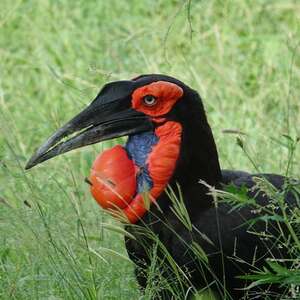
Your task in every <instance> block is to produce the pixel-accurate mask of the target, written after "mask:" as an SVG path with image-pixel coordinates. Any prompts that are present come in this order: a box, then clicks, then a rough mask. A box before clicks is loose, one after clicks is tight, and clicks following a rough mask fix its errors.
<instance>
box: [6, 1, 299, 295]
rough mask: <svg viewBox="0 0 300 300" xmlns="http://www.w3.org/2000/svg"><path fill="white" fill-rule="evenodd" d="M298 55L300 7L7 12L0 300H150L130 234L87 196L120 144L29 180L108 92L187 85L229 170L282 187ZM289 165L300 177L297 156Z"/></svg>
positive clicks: (20, 7)
mask: <svg viewBox="0 0 300 300" xmlns="http://www.w3.org/2000/svg"><path fill="white" fill-rule="evenodd" d="M299 51H300V1H298V0H294V1H293V0H278V1H275V0H274V1H272V0H237V1H217V0H209V1H207V0H206V1H179V0H173V1H171V0H159V1H152V0H145V1H139V0H133V1H119V0H111V1H86V0H78V1H71V0H60V1H54V0H40V1H34V0H14V1H11V0H1V2H0V108H1V111H0V130H1V136H0V180H1V181H0V298H1V299H52V300H53V299H74V298H75V299H83V298H87V299H138V298H139V297H141V295H140V294H139V291H138V288H137V284H136V282H135V278H134V276H133V266H132V264H131V262H130V261H129V260H128V259H127V256H126V252H125V249H124V243H123V232H122V228H121V227H118V224H117V223H115V222H114V221H113V220H112V219H111V218H110V217H107V216H105V214H104V213H103V212H102V211H101V209H100V208H99V207H98V206H97V205H96V203H95V202H94V201H93V200H92V198H91V196H90V195H89V190H88V187H87V185H86V184H85V183H84V177H85V176H87V175H88V174H89V168H90V166H91V163H92V161H93V159H94V158H95V156H96V155H97V153H99V152H100V151H101V150H102V149H103V147H106V146H110V145H111V142H110V143H105V144H104V145H103V144H102V145H97V146H93V147H87V148H86V149H81V150H79V151H75V152H73V153H71V154H69V155H65V156H62V157H59V158H57V159H55V160H53V161H50V162H47V163H45V164H43V165H41V166H40V167H37V168H35V169H33V170H31V171H29V172H25V171H24V165H25V162H26V160H27V159H28V158H29V157H30V155H31V154H32V153H33V151H34V149H35V148H36V147H37V146H39V145H40V144H41V142H43V141H44V140H45V139H46V138H47V137H48V136H49V135H50V134H51V133H52V132H53V131H54V130H55V129H57V128H58V127H59V126H60V125H62V124H63V123H64V122H65V121H67V120H68V119H69V118H70V117H72V116H73V115H74V114H76V113H77V112H78V111H80V110H81V109H82V107H84V106H85V105H86V104H88V103H89V102H90V101H91V100H92V99H93V97H94V96H95V95H96V94H97V92H98V90H99V89H100V87H101V86H102V85H103V84H104V83H106V82H107V81H110V80H118V79H128V78H132V77H134V76H136V75H139V74H143V73H165V74H169V75H173V76H175V77H177V78H179V79H180V80H182V81H184V82H185V83H187V84H188V85H190V86H191V87H193V88H195V89H196V90H198V91H199V92H200V94H201V95H202V98H203V101H204V104H205V107H206V111H207V114H208V118H209V121H210V123H211V126H212V129H213V132H214V135H215V139H216V143H217V145H218V150H219V154H220V160H221V164H222V167H223V168H230V169H241V170H249V171H253V172H256V170H257V169H258V170H260V171H263V172H275V173H280V174H285V173H286V170H287V165H288V157H289V156H288V147H287V143H288V139H287V138H286V137H284V135H288V136H290V137H292V138H293V139H295V138H296V137H297V136H298V137H299V136H300V117H299V115H300V101H299V100H300V80H299V78H300V55H299ZM237 136H239V137H240V138H241V139H243V142H244V144H245V145H246V147H247V153H248V154H249V156H250V157H251V159H250V160H249V157H247V155H245V153H244V152H243V151H241V149H240V147H239V146H238V145H237V143H236V138H237ZM203 142H204V143H205V141H203ZM251 160H252V161H254V162H255V165H253V163H252V162H251ZM290 166H291V170H290V174H291V175H292V176H294V177H297V178H299V175H300V174H299V170H300V153H299V149H298V150H297V151H296V153H295V156H294V158H293V161H292V162H291V164H290ZM204 297H205V296H203V298H204Z"/></svg>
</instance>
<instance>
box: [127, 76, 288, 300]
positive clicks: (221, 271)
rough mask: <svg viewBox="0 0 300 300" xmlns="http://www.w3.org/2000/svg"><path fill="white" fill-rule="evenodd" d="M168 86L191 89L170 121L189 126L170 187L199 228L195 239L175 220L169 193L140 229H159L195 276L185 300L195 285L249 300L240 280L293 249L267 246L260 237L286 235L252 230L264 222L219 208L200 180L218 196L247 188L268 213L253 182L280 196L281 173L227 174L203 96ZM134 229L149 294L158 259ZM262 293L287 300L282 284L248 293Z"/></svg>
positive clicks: (250, 211)
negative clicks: (199, 254) (198, 250)
mask: <svg viewBox="0 0 300 300" xmlns="http://www.w3.org/2000/svg"><path fill="white" fill-rule="evenodd" d="M159 78H160V80H162V78H161V77H159ZM155 80H157V76H146V77H145V82H149V81H155ZM163 80H170V81H172V82H176V84H180V86H181V87H182V88H183V89H184V99H183V100H182V101H180V102H178V104H176V106H175V107H174V108H173V110H172V112H171V114H170V116H169V118H170V119H173V120H176V121H178V122H180V123H181V124H182V125H183V141H182V145H181V154H180V158H179V160H178V163H177V167H176V171H175V173H174V176H173V178H172V180H171V182H170V186H171V187H172V189H173V190H174V191H176V190H177V184H179V186H180V187H181V192H182V196H183V199H184V203H185V206H186V208H187V211H188V213H189V217H190V219H191V222H192V224H193V226H194V229H193V231H192V233H191V232H190V231H189V230H188V229H187V228H186V227H185V226H184V225H183V224H182V222H181V221H180V220H179V219H178V218H177V216H175V214H174V213H173V210H171V209H170V206H171V205H172V203H171V201H170V199H169V197H168V195H167V194H166V193H164V194H162V195H161V196H160V197H159V199H158V200H157V203H158V205H159V209H158V208H157V207H156V206H155V205H152V206H151V209H150V211H149V212H148V213H147V214H146V215H145V216H144V217H143V218H142V220H141V221H139V223H138V224H137V225H139V226H143V227H147V228H148V229H150V230H152V231H153V233H154V234H155V236H157V237H159V240H160V241H161V243H162V244H163V245H164V247H165V248H166V249H167V250H168V252H169V253H170V255H171V256H172V257H173V258H174V260H175V261H176V263H177V264H178V265H179V266H180V267H181V268H182V270H185V272H186V274H190V275H189V276H190V278H189V280H190V282H189V283H188V284H187V285H186V288H185V289H183V292H182V293H183V294H182V295H181V296H182V297H184V295H185V293H187V291H188V288H189V286H188V285H189V284H190V283H192V284H193V286H194V287H195V288H196V289H201V288H203V287H205V286H210V287H211V288H212V289H213V290H216V292H217V293H218V294H219V295H221V297H222V299H225V297H227V299H242V297H243V296H245V295H246V291H245V290H244V289H243V288H245V287H246V286H247V282H246V281H245V280H242V279H239V278H238V276H240V275H244V274H247V273H249V272H251V271H257V270H259V269H261V268H262V267H263V266H266V259H267V258H278V259H281V258H287V257H288V253H287V250H286V249H278V244H279V242H278V241H277V243H276V238H274V239H269V240H268V239H264V238H262V237H261V236H260V235H256V234H255V233H254V232H256V233H258V234H259V233H261V232H266V231H267V233H268V234H272V235H273V236H274V237H279V236H280V232H279V229H278V226H277V225H276V224H275V223H274V222H272V221H269V222H268V228H267V229H266V223H265V222H263V221H259V222H257V223H256V224H255V225H253V226H252V227H249V223H247V221H249V220H250V219H253V218H257V217H258V215H257V212H255V209H254V207H253V206H246V207H242V208H240V209H236V210H232V207H231V206H230V205H229V204H226V203H219V204H218V205H217V206H216V205H215V203H214V201H213V198H212V196H211V195H209V194H208V193H209V190H208V187H207V186H206V185H203V184H201V183H199V180H202V181H204V182H206V183H207V184H208V185H210V186H213V187H215V188H216V189H226V186H228V185H229V184H230V185H233V186H235V187H236V188H241V189H242V188H243V187H246V188H247V189H248V196H249V197H251V198H255V200H256V202H257V203H258V204H259V205H262V206H265V205H268V203H269V200H270V199H268V197H267V196H266V195H264V194H263V192H259V191H258V189H257V188H254V189H253V187H255V182H254V181H253V177H261V178H264V179H265V180H267V181H269V182H270V183H271V184H272V185H273V186H274V187H275V188H277V189H279V190H280V189H281V188H282V187H283V185H284V182H285V178H284V177H282V176H279V175H274V174H256V175H251V174H248V173H246V172H241V171H228V170H223V171H221V169H220V166H219V160H218V154H217V150H216V146H215V143H214V139H213V136H212V132H211V129H210V126H209V124H208V122H207V119H206V115H205V111H204V108H203V105H202V102H201V99H200V97H199V95H198V94H197V92H195V91H193V90H192V89H190V88H189V87H187V86H186V85H184V84H182V83H181V82H178V81H177V80H174V79H172V78H171V79H170V78H167V79H166V78H165V77H163ZM286 200H287V202H288V203H291V202H293V201H294V198H293V196H292V194H290V193H289V194H288V195H287V196H286ZM127 230H128V231H129V232H130V233H132V234H133V235H135V237H136V240H131V239H126V247H127V251H128V254H129V256H130V258H131V259H132V260H133V261H134V262H135V263H136V265H137V270H136V273H137V278H138V281H139V283H140V285H141V286H142V287H145V286H146V284H147V278H146V276H147V275H145V274H147V273H146V272H143V270H145V269H147V267H149V265H150V264H151V259H150V258H149V253H150V254H151V251H152V250H151V247H153V245H155V243H154V242H153V240H152V239H151V238H147V237H145V235H144V234H143V233H141V231H140V229H138V228H136V226H128V227H127ZM142 232H143V231H142ZM199 232H201V234H200V233H199ZM250 232H252V233H250ZM208 240H210V241H211V242H212V243H210V242H208ZM193 241H194V242H196V243H198V244H199V245H200V246H201V247H202V249H203V250H204V252H205V253H206V255H207V257H208V260H209V264H208V268H206V267H205V266H204V264H203V263H202V266H201V262H199V259H197V258H196V255H195V253H194V252H193V251H191V247H192V242H193ZM158 254H159V255H160V256H161V260H162V261H166V259H165V253H164V251H162V252H159V251H158ZM166 265H168V264H167V263H166ZM162 273H163V274H164V275H165V276H166V277H171V275H170V273H171V270H170V269H168V268H167V270H166V271H162ZM248 284H249V282H248ZM258 290H259V291H260V292H261V291H264V290H265V293H266V295H267V296H268V297H269V298H272V299H276V298H278V299H280V296H281V295H282V293H283V292H284V288H280V287H279V285H272V286H268V285H265V286H260V287H258V288H256V289H252V290H250V291H247V293H249V295H252V296H254V295H256V296H257V294H256V293H257V292H258ZM191 291H192V289H191ZM191 293H192V292H191ZM267 296H266V297H267ZM160 297H161V298H162V299H170V298H172V292H170V291H167V290H164V291H161V292H160Z"/></svg>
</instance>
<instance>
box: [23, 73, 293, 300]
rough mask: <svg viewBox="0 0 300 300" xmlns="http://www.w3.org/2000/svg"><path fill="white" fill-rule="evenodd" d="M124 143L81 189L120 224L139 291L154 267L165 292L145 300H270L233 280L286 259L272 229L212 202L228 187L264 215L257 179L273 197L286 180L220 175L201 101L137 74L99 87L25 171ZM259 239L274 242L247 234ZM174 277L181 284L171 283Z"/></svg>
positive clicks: (167, 79) (167, 80) (273, 294)
mask: <svg viewBox="0 0 300 300" xmlns="http://www.w3.org/2000/svg"><path fill="white" fill-rule="evenodd" d="M123 136H127V137H128V138H127V141H126V143H125V145H116V146H114V147H113V148H111V149H108V150H105V151H104V153H102V154H100V155H99V156H98V157H97V158H96V160H95V162H94V164H93V166H92V170H91V176H90V177H89V179H88V183H89V184H90V185H91V187H90V188H91V193H92V195H93V196H94V198H95V199H96V200H97V202H98V203H99V204H100V205H101V206H102V207H103V208H105V209H106V210H108V211H109V212H110V213H111V214H112V215H113V216H115V217H116V218H119V219H122V218H123V222H124V223H125V228H126V230H127V231H128V232H129V233H130V236H133V237H134V238H130V237H129V236H127V235H126V237H125V245H126V249H127V252H128V256H129V258H130V259H131V260H132V261H133V262H134V264H135V273H136V278H137V281H138V283H139V286H140V288H141V290H144V289H145V288H146V287H147V284H149V277H148V273H147V270H149V268H150V267H151V266H152V265H153V261H154V259H155V257H158V258H159V261H160V264H159V267H158V270H159V273H158V274H157V275H156V276H158V277H155V276H154V279H153V280H157V282H159V281H160V280H162V281H164V282H166V286H165V287H161V288H160V289H159V290H158V291H157V293H156V294H155V295H153V299H185V298H189V297H192V295H193V294H194V293H195V292H196V291H197V290H201V289H204V288H206V287H209V288H210V289H211V290H213V291H214V293H215V294H216V295H218V296H219V297H221V299H246V298H247V297H248V298H249V297H250V298H251V297H253V299H261V297H262V296H261V295H263V294H262V292H264V293H265V294H264V295H265V296H264V297H265V299H279V298H280V296H281V295H283V294H284V293H285V292H286V290H285V289H286V288H285V287H282V286H280V285H279V284H265V285H260V286H256V285H255V286H253V287H252V288H247V285H248V286H249V281H248V282H247V281H246V280H245V279H244V278H242V276H243V275H246V274H250V273H251V272H255V271H257V270H262V269H263V268H267V269H268V264H267V261H268V258H271V259H275V260H276V259H285V258H287V257H288V256H289V253H288V249H285V248H284V247H281V248H282V249H280V248H279V247H278V244H279V242H278V241H279V240H280V237H281V236H280V231H279V229H278V228H277V226H276V222H275V221H272V220H270V221H269V222H268V228H267V229H266V222H264V221H263V220H258V221H257V222H254V223H251V222H250V221H251V220H252V219H253V218H257V217H258V216H259V212H257V211H255V209H254V207H253V206H251V205H250V204H248V205H245V206H241V207H239V208H236V209H234V208H233V205H232V204H231V203H228V202H226V201H218V198H216V193H217V191H220V192H222V191H223V192H226V191H227V189H228V187H229V188H231V190H232V189H234V190H236V191H239V192H241V191H242V192H245V194H246V195H247V197H248V198H249V199H251V200H253V199H254V201H255V203H257V204H258V205H259V206H261V207H267V206H268V205H269V204H270V202H272V200H271V199H270V196H268V195H267V194H266V193H263V192H262V191H260V190H259V189H258V187H257V183H256V182H257V181H256V179H257V178H260V179H262V180H267V182H268V183H269V184H270V185H271V186H272V187H273V188H274V189H278V190H279V191H282V190H283V189H284V185H285V183H286V180H287V178H286V177H284V176H281V175H276V174H251V173H248V172H245V171H233V170H222V169H221V167H220V163H219V157H218V151H217V147H216V144H215V141H214V137H213V134H212V130H211V127H210V125H209V123H208V120H207V117H206V112H205V109H204V105H203V102H202V99H201V97H200V95H199V94H198V92H197V91H196V90H194V89H192V88H190V87H189V86H188V85H186V84H185V83H183V82H182V81H180V80H178V79H176V78H174V77H171V76H167V75H162V74H146V75H140V76H138V77H135V78H133V79H130V80H120V81H113V82H109V83H107V84H106V85H104V86H103V88H102V89H101V90H100V92H99V93H98V94H97V96H96V97H95V99H94V100H93V101H92V102H91V103H90V104H89V105H88V106H87V107H86V108H84V109H83V110H82V111H81V112H80V113H79V114H78V115H76V116H75V117H74V118H72V119H71V120H70V121H68V122H67V123H66V124H65V125H63V126H62V127H61V128H59V129H58V130H57V131H56V132H55V133H54V134H52V135H51V136H50V138H48V139H47V140H46V142H44V143H43V144H42V145H41V146H40V147H39V148H38V150H37V151H36V152H35V153H34V154H33V155H32V157H31V158H30V159H29V161H28V163H27V165H26V167H25V168H26V169H30V168H32V167H34V166H36V165H37V164H40V163H42V162H44V161H46V160H48V159H50V158H53V157H55V156H58V155H61V154H63V153H66V152H68V151H71V150H73V149H76V148H80V147H83V146H87V145H91V144H95V143H98V142H102V141H105V140H110V139H112V138H117V137H123ZM172 195H175V200H174V199H173V198H174V197H173V198H172V197H171V196H172ZM178 199H179V200H178ZM180 199H182V200H180ZM180 201H181V202H180ZM285 201H286V203H287V206H288V207H291V206H292V205H293V202H294V201H295V196H294V195H293V194H292V193H287V194H286V195H285ZM180 203H181V204H183V205H184V206H183V207H184V212H185V213H184V214H183V215H184V216H183V217H180V216H179V209H178V207H179V205H180ZM252 203H253V202H252ZM176 205H177V206H176ZM176 208H177V210H176ZM124 220H125V221H124ZM185 221H186V222H185ZM283 227H284V226H283ZM285 230H286V229H285V228H284V229H283V231H285ZM266 231H267V233H268V234H269V235H270V234H271V235H272V236H273V237H274V239H271V238H270V239H268V238H262V237H261V236H260V235H259V234H255V232H256V233H260V232H266ZM274 240H275V241H276V242H274ZM276 243H277V244H276ZM197 251H198V255H196V252H197ZM166 253H167V254H166ZM199 253H200V254H203V257H202V258H201V255H199ZM174 265H175V266H176V267H177V268H178V270H177V271H174ZM178 274H179V275H178ZM176 276H179V278H181V279H182V281H181V280H177V281H176V278H177V277H176ZM155 278H156V279H155ZM174 290H176V293H177V294H176V293H175V292H174ZM255 297H256V298H255ZM268 297H269V298H268ZM248 298H247V299H248Z"/></svg>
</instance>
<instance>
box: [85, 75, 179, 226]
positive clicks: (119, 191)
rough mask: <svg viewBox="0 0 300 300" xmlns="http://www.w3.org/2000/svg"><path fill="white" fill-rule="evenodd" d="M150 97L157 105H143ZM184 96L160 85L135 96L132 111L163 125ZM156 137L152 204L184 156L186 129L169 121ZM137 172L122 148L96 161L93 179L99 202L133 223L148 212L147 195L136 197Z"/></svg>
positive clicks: (152, 155) (151, 159)
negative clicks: (184, 130) (119, 212)
mask: <svg viewBox="0 0 300 300" xmlns="http://www.w3.org/2000/svg"><path fill="white" fill-rule="evenodd" d="M146 95H153V96H154V97H155V98H156V100H157V101H156V103H155V104H154V105H151V106H148V105H146V104H145V103H144V102H143V97H144V96H146ZM182 95H183V90H182V88H181V87H179V86H178V85H176V84H174V83H170V82H166V81H157V82H153V83H151V84H149V85H146V86H143V87H141V88H138V89H136V90H135V91H134V92H133V94H132V107H133V108H134V109H135V110H137V111H141V112H143V113H145V114H147V115H149V116H151V117H152V120H153V121H154V122H157V123H161V122H163V121H165V118H164V117H163V116H164V115H165V114H166V113H168V112H169V111H170V110H171V109H172V107H173V106H174V104H175V103H176V102H177V101H178V100H179V99H180V98H181V97H182ZM155 134H156V136H157V137H158V139H159V141H158V143H157V144H156V145H154V146H153V148H152V151H151V152H150V154H149V156H148V158H147V161H146V163H147V165H148V171H149V175H150V177H151V178H152V182H153V186H152V188H151V189H150V191H149V192H148V195H147V196H146V197H147V198H148V199H150V201H151V202H155V200H156V199H157V198H158V197H159V195H160V194H161V193H162V192H163V191H164V189H165V188H166V186H167V184H168V182H169V181H170V179H171V177H172V175H173V173H174V170H175V167H176V162H177V159H178V156H179V152H180V143H181V134H182V127H181V125H180V124H179V123H177V122H174V121H167V122H165V123H164V124H162V125H160V126H158V127H157V128H156V129H155ZM137 172H138V167H137V166H135V165H134V163H133V161H131V160H130V159H129V158H128V155H127V153H126V150H125V149H124V148H123V147H122V146H119V145H118V146H115V147H113V148H112V149H110V150H106V151H105V152H103V153H102V154H101V155H99V156H98V157H97V158H96V160H95V162H94V164H93V167H92V172H91V176H90V181H91V183H92V186H91V193H92V195H93V197H94V198H95V199H96V201H97V202H98V203H99V204H100V205H101V206H102V207H103V208H105V209H112V210H115V211H116V210H117V209H121V210H122V212H123V214H124V215H125V216H126V218H127V220H128V222H130V223H136V222H137V221H138V220H139V219H140V218H141V217H142V216H143V215H144V214H145V213H146V211H147V209H148V207H147V204H146V202H145V200H144V199H143V196H144V195H141V194H136V195H135V193H136V174H137ZM134 195H135V197H134V198H133V196H134ZM112 214H113V215H114V216H116V214H114V213H112Z"/></svg>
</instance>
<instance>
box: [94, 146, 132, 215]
mask: <svg viewBox="0 0 300 300" xmlns="http://www.w3.org/2000/svg"><path fill="white" fill-rule="evenodd" d="M89 180H90V182H91V193H92V195H93V197H94V198H95V200H96V201H97V202H98V203H99V204H100V206H102V207H103V208H104V209H117V208H121V209H123V208H125V207H126V206H127V205H128V203H129V202H131V201H132V199H133V197H134V195H135V191H136V167H135V165H134V163H133V161H132V160H130V159H129V157H128V155H127V152H126V150H125V149H124V148H123V147H122V146H120V145H117V146H115V147H113V148H111V149H109V150H106V151H104V152H103V153H102V154H100V155H98V156H97V158H96V160H95V161H94V163H93V166H92V170H91V175H90V178H89Z"/></svg>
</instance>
